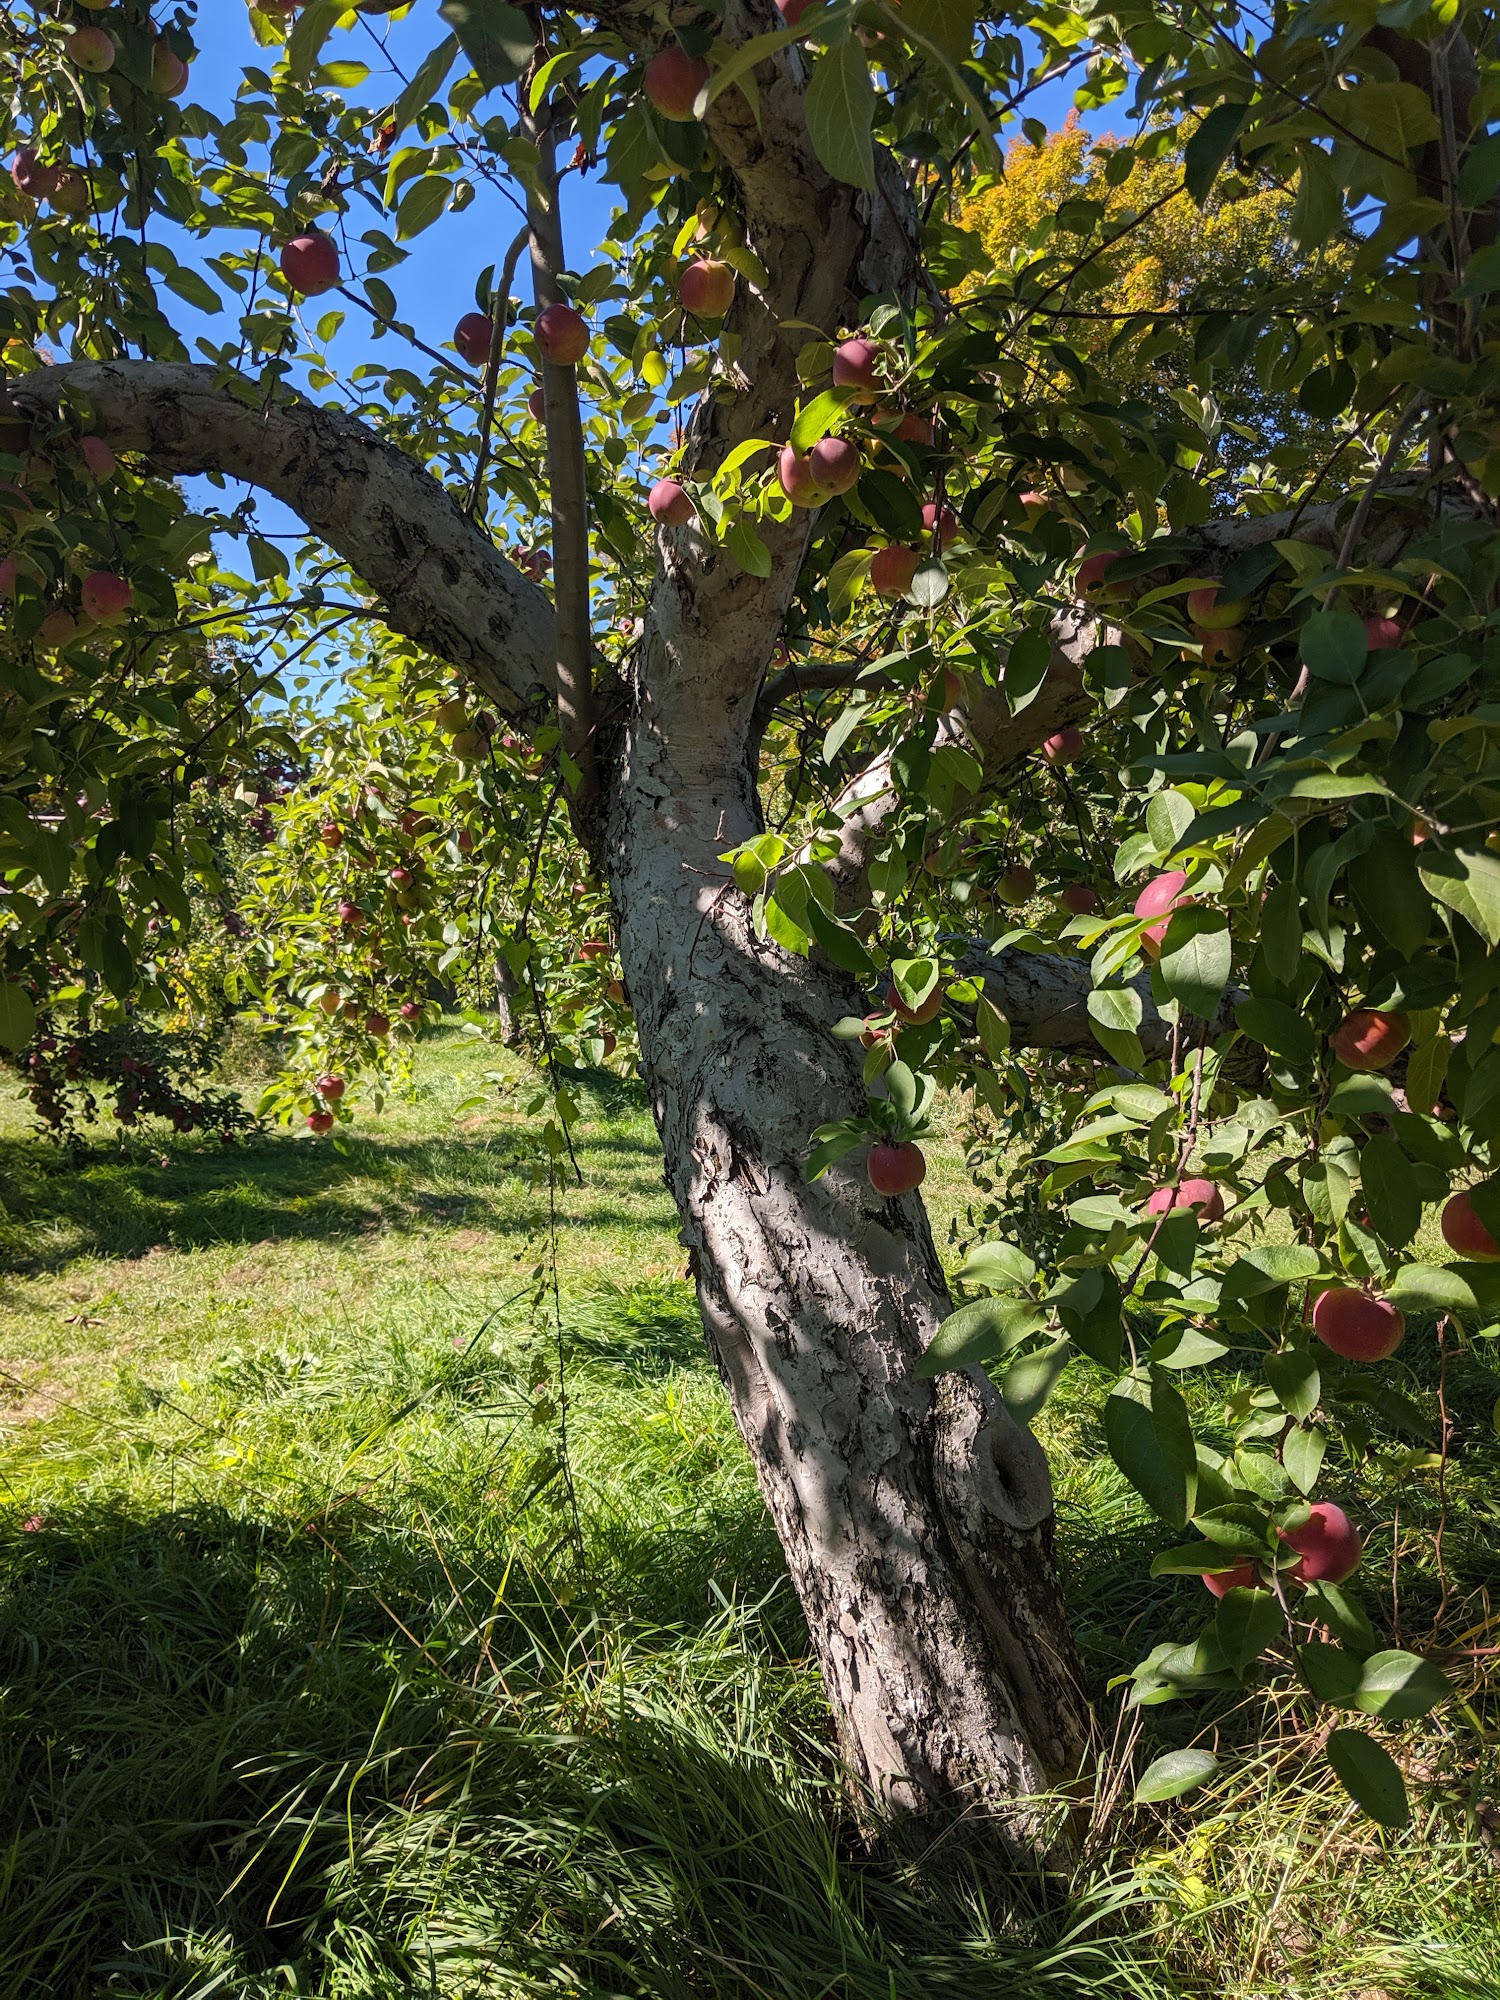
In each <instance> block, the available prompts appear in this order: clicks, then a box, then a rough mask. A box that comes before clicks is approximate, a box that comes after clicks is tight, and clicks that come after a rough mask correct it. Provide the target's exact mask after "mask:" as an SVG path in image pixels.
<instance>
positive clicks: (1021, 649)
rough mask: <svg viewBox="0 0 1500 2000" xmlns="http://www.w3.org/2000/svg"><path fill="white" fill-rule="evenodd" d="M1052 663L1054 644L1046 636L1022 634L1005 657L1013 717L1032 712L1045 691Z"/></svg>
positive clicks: (1009, 699)
mask: <svg viewBox="0 0 1500 2000" xmlns="http://www.w3.org/2000/svg"><path fill="white" fill-rule="evenodd" d="M1051 663H1052V641H1051V639H1050V638H1049V637H1048V635H1047V634H1046V633H1045V632H1030V631H1028V632H1021V633H1018V634H1017V635H1016V637H1015V638H1014V639H1012V640H1011V642H1010V648H1009V650H1008V651H1007V653H1006V655H1005V699H1006V701H1007V702H1008V703H1009V704H1010V712H1011V714H1012V715H1019V714H1020V713H1021V711H1022V710H1023V709H1024V708H1029V707H1030V705H1031V703H1032V702H1033V701H1035V700H1036V697H1037V695H1038V693H1039V692H1040V691H1041V686H1042V682H1043V681H1044V680H1045V679H1046V678H1047V668H1048V667H1049V666H1050V665H1051Z"/></svg>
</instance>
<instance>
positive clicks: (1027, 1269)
mask: <svg viewBox="0 0 1500 2000" xmlns="http://www.w3.org/2000/svg"><path fill="white" fill-rule="evenodd" d="M957 1275H958V1277H959V1279H960V1280H961V1281H962V1283H964V1284H966V1285H990V1286H993V1287H994V1289H995V1290H996V1291H1014V1290H1016V1289H1017V1288H1019V1287H1020V1286H1023V1285H1029V1284H1030V1283H1031V1281H1032V1279H1033V1278H1034V1277H1035V1276H1036V1265H1035V1264H1033V1263H1032V1261H1031V1259H1030V1258H1029V1257H1028V1256H1027V1255H1026V1252H1025V1251H1024V1250H1023V1249H1022V1248H1021V1247H1020V1245H1019V1244H1018V1243H981V1244H980V1245H979V1246H978V1248H977V1249H975V1250H971V1251H970V1252H969V1255H968V1257H967V1258H966V1259H965V1260H964V1262H963V1263H962V1264H960V1265H959V1267H958V1273H957Z"/></svg>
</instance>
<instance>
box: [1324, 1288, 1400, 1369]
mask: <svg viewBox="0 0 1500 2000" xmlns="http://www.w3.org/2000/svg"><path fill="white" fill-rule="evenodd" d="M1312 1324H1313V1332H1314V1333H1315V1334H1316V1335H1317V1336H1318V1338H1319V1340H1321V1341H1322V1343H1323V1345H1324V1346H1325V1347H1331V1348H1332V1349H1333V1351H1334V1353H1335V1354H1342V1355H1343V1357H1344V1359H1345V1360H1346V1361H1384V1360H1385V1358H1386V1356H1387V1355H1388V1354H1394V1353H1395V1351H1396V1349H1397V1348H1398V1347H1399V1346H1400V1345H1401V1343H1402V1341H1403V1340H1404V1339H1405V1338H1406V1319H1405V1317H1404V1315H1403V1314H1402V1313H1401V1311H1400V1310H1399V1308H1397V1307H1396V1306H1393V1305H1392V1304H1391V1302H1390V1300H1389V1299H1377V1298H1374V1297H1372V1296H1371V1294H1370V1293H1369V1292H1361V1291H1356V1290H1355V1289H1354V1287H1353V1286H1351V1285H1330V1286H1329V1287H1328V1288H1327V1290H1326V1291H1321V1292H1319V1294H1318V1296H1317V1297H1316V1298H1315V1299H1314V1300H1313V1309H1312Z"/></svg>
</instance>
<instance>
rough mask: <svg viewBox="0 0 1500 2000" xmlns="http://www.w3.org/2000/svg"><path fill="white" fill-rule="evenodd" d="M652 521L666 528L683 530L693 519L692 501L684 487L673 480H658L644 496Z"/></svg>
mask: <svg viewBox="0 0 1500 2000" xmlns="http://www.w3.org/2000/svg"><path fill="white" fill-rule="evenodd" d="M646 506H647V508H648V509H649V510H650V514H651V518H652V520H653V521H660V522H662V523H663V524H664V526H666V527H668V528H684V527H686V526H687V524H688V522H689V521H691V520H692V518H693V511H694V510H693V501H692V496H691V494H689V492H688V490H687V488H686V487H685V486H682V485H679V483H678V482H677V481H676V480H675V479H658V480H657V482H656V484H655V485H654V486H653V487H652V489H651V491H650V492H649V493H648V494H647V496H646Z"/></svg>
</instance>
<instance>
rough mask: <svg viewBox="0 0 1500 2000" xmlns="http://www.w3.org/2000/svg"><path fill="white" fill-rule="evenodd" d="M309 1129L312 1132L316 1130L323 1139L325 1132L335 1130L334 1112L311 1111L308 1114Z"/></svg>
mask: <svg viewBox="0 0 1500 2000" xmlns="http://www.w3.org/2000/svg"><path fill="white" fill-rule="evenodd" d="M307 1129H308V1130H309V1131H310V1132H316V1133H317V1135H318V1137H319V1138H320V1139H321V1138H322V1136H323V1134H324V1133H325V1132H331V1131H332V1130H333V1113H332V1112H331V1111H309V1112H308V1114H307Z"/></svg>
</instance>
